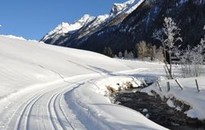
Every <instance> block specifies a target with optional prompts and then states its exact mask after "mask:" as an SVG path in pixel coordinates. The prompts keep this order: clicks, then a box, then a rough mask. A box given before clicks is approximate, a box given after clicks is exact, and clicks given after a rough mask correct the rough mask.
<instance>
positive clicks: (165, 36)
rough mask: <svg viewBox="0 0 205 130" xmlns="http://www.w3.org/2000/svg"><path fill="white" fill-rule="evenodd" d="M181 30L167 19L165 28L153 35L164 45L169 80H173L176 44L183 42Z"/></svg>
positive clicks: (170, 19)
mask: <svg viewBox="0 0 205 130" xmlns="http://www.w3.org/2000/svg"><path fill="white" fill-rule="evenodd" d="M180 30H181V29H180V28H178V27H177V25H176V23H175V22H174V21H173V20H172V18H170V17H165V19H164V24H163V28H162V29H161V30H158V31H156V32H155V33H154V34H153V37H154V38H156V39H157V40H159V41H160V42H161V43H162V47H163V51H164V57H165V60H164V62H165V68H166V71H167V72H168V74H169V78H173V72H172V55H173V52H174V50H175V48H176V47H177V46H176V43H177V42H178V41H182V38H181V37H180Z"/></svg>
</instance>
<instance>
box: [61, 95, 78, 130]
mask: <svg viewBox="0 0 205 130" xmlns="http://www.w3.org/2000/svg"><path fill="white" fill-rule="evenodd" d="M60 96H61V98H60V97H59V103H58V105H59V108H60V111H61V113H62V114H63V116H64V117H65V119H66V121H67V123H68V124H69V125H70V127H71V128H72V130H75V128H74V127H73V126H72V124H71V122H70V121H69V120H68V117H67V116H66V114H65V112H64V111H63V108H62V104H61V101H62V97H63V96H62V93H61V94H60Z"/></svg>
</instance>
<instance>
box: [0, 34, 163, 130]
mask: <svg viewBox="0 0 205 130" xmlns="http://www.w3.org/2000/svg"><path fill="white" fill-rule="evenodd" d="M0 46H1V48H0V62H1V64H0V80H1V82H0V106H1V107H0V129H2V130H10V129H29V130H36V129H81V130H83V129H99V130H104V129H116V130H118V129H129V130H132V129H133V130H136V129H150V130H151V129H161V130H163V129H166V128H164V127H162V126H159V125H157V124H156V123H154V122H152V121H150V120H149V119H147V118H146V117H144V116H143V115H142V114H140V113H139V112H136V111H134V110H131V109H129V108H126V107H123V106H119V105H114V104H112V103H111V102H110V100H109V98H108V97H106V96H104V94H103V93H104V92H105V86H104V85H113V86H115V85H116V84H117V83H119V84H123V82H126V81H131V82H132V83H133V85H134V86H136V87H137V86H138V84H140V83H141V82H140V81H142V80H141V79H134V78H133V77H132V76H131V75H135V74H136V73H138V74H142V75H143V74H145V70H146V69H147V68H146V66H143V67H145V68H142V66H141V65H143V63H142V62H138V61H137V62H134V63H133V62H131V61H121V60H116V59H111V58H109V57H106V56H103V55H101V54H97V53H94V52H89V51H83V50H77V49H71V48H63V47H56V46H52V45H47V44H42V43H41V44H39V43H37V42H36V41H26V40H19V39H13V38H8V37H4V36H0ZM129 62H131V63H133V64H130V63H129ZM128 65H129V66H128ZM135 65H140V66H141V69H140V68H139V69H137V67H139V66H136V67H135ZM148 66H149V65H148ZM154 66H156V67H159V66H161V65H160V64H155V65H154ZM148 73H149V72H148ZM129 75H130V76H129ZM127 76H129V77H127ZM116 82H117V83H116ZM96 85H97V86H96Z"/></svg>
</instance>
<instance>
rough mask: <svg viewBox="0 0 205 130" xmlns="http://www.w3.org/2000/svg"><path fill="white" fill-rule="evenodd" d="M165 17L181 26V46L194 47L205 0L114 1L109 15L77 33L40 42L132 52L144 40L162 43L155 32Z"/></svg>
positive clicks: (204, 16)
mask: <svg viewBox="0 0 205 130" xmlns="http://www.w3.org/2000/svg"><path fill="white" fill-rule="evenodd" d="M165 17H172V18H173V20H174V21H175V22H176V23H177V26H178V27H179V28H181V36H182V38H183V43H182V47H185V46H187V45H188V44H189V45H191V46H195V45H196V44H198V43H199V41H200V39H201V38H202V36H203V35H204V32H203V26H204V25H205V1H204V0H129V1H127V2H125V3H122V4H120V3H118V4H114V5H113V7H112V9H111V11H110V14H107V15H101V16H98V17H95V18H93V19H92V20H90V21H89V22H86V23H85V24H84V25H83V26H81V27H80V28H79V29H77V30H75V32H67V33H64V34H63V35H56V36H54V37H53V35H50V33H49V34H48V35H46V36H45V37H46V38H45V37H44V38H42V39H41V41H44V42H45V43H48V44H54V45H60V46H68V47H74V48H80V49H86V50H92V51H96V52H100V53H103V50H104V48H105V47H106V46H109V47H111V49H112V50H113V52H114V53H115V54H117V53H118V52H119V51H121V52H124V51H125V50H128V51H133V50H134V47H135V44H136V43H138V42H139V41H142V40H145V41H147V42H150V43H152V44H156V45H160V44H159V42H158V41H156V40H155V39H153V37H152V35H153V32H154V31H155V30H159V29H161V28H162V26H163V20H164V18H165ZM57 33H58V31H57Z"/></svg>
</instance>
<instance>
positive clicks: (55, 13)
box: [0, 0, 126, 40]
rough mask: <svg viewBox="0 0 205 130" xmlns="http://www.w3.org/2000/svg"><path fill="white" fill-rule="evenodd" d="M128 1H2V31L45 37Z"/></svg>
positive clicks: (0, 12)
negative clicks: (68, 24) (57, 28)
mask: <svg viewBox="0 0 205 130" xmlns="http://www.w3.org/2000/svg"><path fill="white" fill-rule="evenodd" d="M125 1H126V0H1V3H0V34H11V35H16V36H23V37H24V38H26V39H35V40H39V39H41V38H42V37H43V36H44V35H45V34H46V33H47V32H49V31H51V30H52V29H53V28H55V27H56V26H57V25H58V24H60V23H61V22H69V23H72V22H74V21H75V20H77V19H79V18H80V17H81V16H83V15H84V14H90V15H92V16H97V15H100V14H105V13H109V11H110V9H111V7H112V5H113V3H116V2H117V3H121V2H125Z"/></svg>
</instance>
